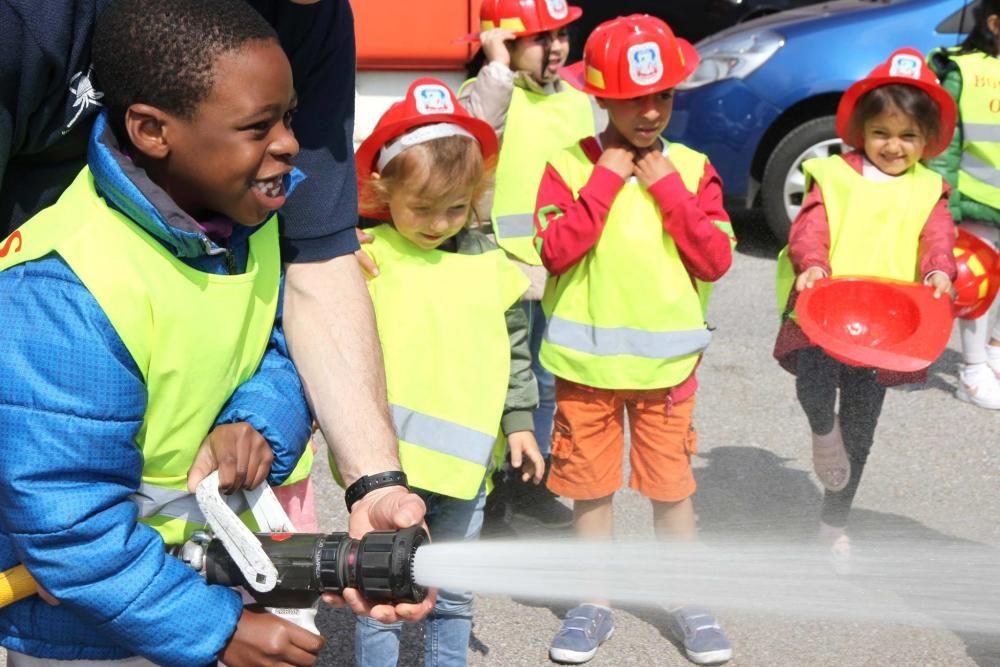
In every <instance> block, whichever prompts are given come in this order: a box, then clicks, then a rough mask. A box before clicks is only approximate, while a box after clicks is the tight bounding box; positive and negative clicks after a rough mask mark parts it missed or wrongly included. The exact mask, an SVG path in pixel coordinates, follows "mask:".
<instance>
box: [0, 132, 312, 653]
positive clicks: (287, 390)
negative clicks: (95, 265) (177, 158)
mask: <svg viewBox="0 0 1000 667" xmlns="http://www.w3.org/2000/svg"><path fill="white" fill-rule="evenodd" d="M88 163H89V165H90V168H91V170H92V172H93V174H94V179H95V183H96V186H97V189H98V192H99V193H101V195H102V196H103V197H104V198H105V200H106V201H108V202H109V203H110V204H111V205H113V206H114V207H115V208H117V209H118V210H120V211H123V212H126V214H127V215H129V217H131V218H132V219H134V220H135V221H136V222H137V223H138V224H139V225H141V226H142V227H143V229H145V230H146V231H148V232H149V233H150V234H151V235H153V236H154V237H155V238H157V239H158V240H159V241H160V242H161V243H163V245H164V246H165V247H167V248H168V249H170V250H172V251H173V252H174V253H175V254H176V255H177V256H178V257H180V258H182V259H183V261H185V262H186V263H188V264H190V265H192V266H194V267H196V268H198V269H199V270H201V271H206V272H212V273H226V272H227V264H228V265H229V268H230V269H232V268H233V266H234V264H235V268H236V270H237V271H243V270H244V269H243V267H245V264H246V259H247V254H248V250H249V247H248V243H247V241H248V238H249V235H250V234H251V233H253V229H251V228H246V227H241V226H239V225H237V226H236V229H235V230H234V233H233V237H232V238H231V239H230V241H229V243H228V245H229V249H223V248H220V247H219V246H218V245H216V244H215V243H213V242H211V241H210V240H209V239H208V238H207V237H206V236H205V235H204V234H203V233H201V232H200V231H199V230H198V228H197V227H196V226H195V224H194V221H193V220H191V219H190V218H189V217H188V216H187V215H186V214H185V213H184V212H183V211H181V210H179V209H178V208H177V207H176V206H175V205H174V204H173V203H172V201H171V200H170V199H169V198H168V197H167V196H166V195H165V193H164V192H163V191H162V190H160V189H159V188H157V187H156V186H155V185H153V184H152V183H151V182H150V181H149V179H148V178H147V177H146V175H145V172H143V171H142V170H141V169H139V168H137V167H135V166H134V165H133V164H132V162H131V161H130V160H128V158H126V157H125V156H123V155H122V154H121V153H120V152H118V151H117V149H116V147H115V145H114V139H113V137H112V135H111V133H110V132H109V131H107V130H106V127H105V123H104V122H103V117H102V119H101V120H99V121H98V122H97V123H96V124H95V127H94V133H93V134H92V136H91V140H90V148H89V153H88ZM108 261H109V262H113V261H114V258H113V257H109V258H108ZM280 313H281V305H280V303H279V306H278V314H279V318H278V321H277V322H276V324H275V327H274V331H273V334H272V336H271V341H270V344H269V347H268V349H267V352H266V353H265V356H264V358H263V361H262V362H261V365H260V368H259V369H258V371H257V373H256V374H255V375H254V376H253V377H252V378H251V379H250V380H248V381H247V382H246V383H244V384H243V385H241V386H240V387H239V389H237V391H236V392H235V393H234V394H233V395H232V397H231V398H230V400H229V402H228V403H227V405H226V406H225V407H224V408H223V410H222V413H221V414H220V415H219V417H218V420H217V423H218V424H225V423H232V422H238V421H247V422H249V423H250V424H251V425H252V426H253V427H254V428H256V429H257V430H258V431H259V432H260V433H261V434H263V435H264V437H265V438H266V439H267V440H268V441H269V442H270V444H271V446H272V448H273V450H274V464H273V466H272V468H271V476H270V478H269V481H270V482H271V483H272V484H276V483H280V482H281V481H282V480H283V479H285V477H287V476H288V474H289V473H290V472H291V470H292V468H293V467H294V465H295V463H296V461H297V460H298V458H299V456H300V455H301V454H302V451H303V449H304V446H305V443H306V442H307V439H308V436H309V427H310V418H309V411H308V408H307V406H306V403H305V399H304V397H303V393H302V386H301V384H300V382H299V379H298V376H297V374H296V371H295V368H294V366H293V365H292V362H291V360H290V359H289V357H288V351H287V349H286V345H285V340H284V337H283V335H282V332H281V327H280ZM197 317H198V314H197V313H194V312H193V313H191V325H192V326H197ZM0 322H3V326H0V350H3V353H2V354H3V360H4V361H3V366H2V370H0V571H2V570H6V569H8V568H10V567H12V566H14V565H16V564H17V563H24V564H25V565H26V566H27V567H28V569H29V570H30V571H31V573H32V574H33V575H34V576H35V578H36V579H37V580H38V582H39V583H40V584H41V585H42V586H43V587H44V588H46V589H47V590H48V591H49V592H50V593H52V594H53V595H54V596H55V597H56V598H57V599H59V600H60V601H61V604H60V605H59V606H49V605H47V604H45V603H44V602H43V601H42V600H41V599H39V598H38V597H37V596H32V597H30V598H28V599H25V600H22V601H21V602H18V603H15V604H13V605H10V606H8V607H6V608H3V609H0V644H2V645H3V646H5V647H7V648H10V649H14V650H16V651H21V652H24V653H28V654H31V655H36V656H40V657H48V658H58V659H90V660H101V659H112V658H124V657H128V656H130V655H134V654H139V655H142V656H144V657H146V658H148V659H149V660H152V661H153V662H156V663H158V664H161V665H177V666H178V667H181V666H183V667H190V666H191V665H204V664H207V663H210V662H211V663H213V664H214V660H215V656H216V655H217V654H218V652H219V651H220V650H221V649H222V647H223V646H224V645H225V643H226V642H227V641H228V639H229V637H230V636H231V635H232V633H233V631H234V629H235V626H236V622H237V620H238V618H239V615H240V611H241V607H242V605H241V602H240V597H239V595H237V594H236V593H235V592H233V591H231V590H229V589H227V588H224V587H221V586H209V585H207V584H206V583H205V582H204V580H203V579H202V578H201V577H200V576H198V575H197V574H196V573H195V572H194V571H193V570H191V569H190V568H188V567H187V566H186V565H184V564H183V563H182V562H181V561H179V560H176V559H175V558H173V557H171V556H169V555H167V554H166V553H165V551H164V545H163V541H162V540H161V539H160V536H159V534H157V533H156V532H155V531H154V530H153V529H151V528H149V527H147V526H145V525H143V524H140V523H137V522H136V512H137V510H136V506H135V505H134V504H133V503H132V501H131V500H130V499H129V495H130V494H131V493H133V492H134V491H135V490H136V489H138V488H139V484H140V481H141V480H140V476H141V471H142V464H143V459H142V453H141V452H140V451H139V449H138V448H137V447H136V445H135V436H136V434H137V432H138V430H139V427H140V425H141V424H142V418H143V414H144V412H145V409H146V391H145V386H144V384H143V380H142V376H141V374H140V372H139V370H138V369H137V368H136V366H135V364H134V362H133V360H132V357H131V356H130V355H129V353H128V351H127V350H126V348H125V346H124V344H123V343H122V341H121V340H120V339H119V337H118V335H117V334H116V333H115V330H114V329H113V328H112V326H111V324H110V322H109V321H108V319H107V317H106V316H105V315H104V313H103V311H102V310H101V308H100V307H99V306H98V304H97V302H96V301H95V300H94V298H93V296H92V295H91V294H90V293H89V292H88V291H87V290H86V289H85V288H84V286H83V285H82V284H81V282H80V281H79V279H78V278H77V277H76V275H75V274H74V273H73V272H72V271H71V270H70V269H69V267H68V266H67V264H66V263H65V262H64V261H63V260H62V259H61V258H60V257H59V256H58V255H55V254H50V255H48V256H46V257H43V258H42V259H39V260H36V261H32V262H27V263H24V264H21V265H18V266H15V267H12V268H10V269H8V270H7V271H4V272H0ZM205 335H206V336H210V335H212V334H211V332H205Z"/></svg>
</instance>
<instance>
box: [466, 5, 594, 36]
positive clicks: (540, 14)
mask: <svg viewBox="0 0 1000 667" xmlns="http://www.w3.org/2000/svg"><path fill="white" fill-rule="evenodd" d="M582 15H583V10H582V9H580V8H579V7H574V6H572V5H570V4H569V3H567V2H566V0H483V4H482V6H481V7H480V8H479V31H480V32H486V31H487V30H492V29H494V28H507V29H508V30H513V31H514V35H515V36H516V37H524V36H526V35H535V34H537V33H540V32H547V31H549V30H557V29H559V28H562V27H563V26H565V25H569V24H570V23H572V22H573V21H575V20H577V19H578V18H580V17H581V16H582ZM463 41H467V42H477V41H479V32H473V33H469V34H468V35H466V36H465V37H464V38H463Z"/></svg>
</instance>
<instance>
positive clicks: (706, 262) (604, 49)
mask: <svg viewBox="0 0 1000 667" xmlns="http://www.w3.org/2000/svg"><path fill="white" fill-rule="evenodd" d="M697 65H698V54H697V52H696V51H695V50H694V48H693V47H692V46H691V45H690V44H688V43H687V42H686V41H684V40H681V39H676V38H675V37H674V35H673V33H672V32H671V30H670V28H669V26H667V24H666V23H664V22H663V21H661V20H659V19H656V18H653V17H650V16H642V15H633V16H628V17H624V18H619V19H615V20H612V21H608V22H606V23H603V24H602V25H600V26H598V28H597V29H596V30H594V32H593V33H592V35H591V37H590V39H588V40H587V45H586V47H585V49H584V60H583V62H582V63H579V64H578V65H577V66H575V67H571V68H569V70H568V72H567V77H566V79H567V81H569V82H571V83H574V85H577V87H579V88H581V89H582V90H583V91H584V92H586V93H589V94H591V95H594V96H595V97H596V98H597V101H598V104H599V105H600V106H601V107H602V108H604V109H605V110H607V112H608V116H609V120H610V122H609V124H608V127H607V129H606V130H604V131H603V132H601V133H600V134H599V135H597V136H594V137H589V138H587V139H584V140H582V141H581V142H580V143H579V144H577V145H575V146H572V147H570V148H568V149H566V150H564V151H562V152H561V153H559V154H558V155H556V156H554V157H553V158H552V160H550V163H549V165H548V166H547V167H546V171H545V175H544V176H543V179H542V183H541V187H540V191H539V195H538V201H537V207H536V208H537V211H536V222H535V224H536V239H535V243H536V246H537V248H538V251H539V254H540V256H541V259H542V262H543V264H544V265H545V267H546V268H547V269H548V270H549V272H550V273H551V274H552V275H551V277H550V278H549V281H548V284H547V285H546V291H545V296H544V298H543V306H544V308H545V313H546V315H547V316H548V318H549V323H548V326H547V328H546V332H545V339H544V341H543V343H542V349H541V353H540V359H541V362H542V364H543V365H545V366H546V368H548V369H549V370H550V371H552V373H553V374H554V375H555V376H556V406H557V412H556V417H555V428H554V433H553V441H552V469H551V472H550V476H549V480H548V486H549V488H550V489H552V491H553V492H555V493H558V494H560V495H563V496H567V497H569V498H572V499H573V501H574V528H575V530H576V533H577V535H578V536H580V537H583V538H588V539H608V538H610V537H612V535H613V532H614V516H613V498H614V493H615V491H617V490H618V489H619V488H620V487H621V485H622V460H623V458H624V413H625V411H627V412H628V417H629V419H628V421H629V425H630V428H631V436H632V437H631V443H632V444H631V453H630V462H631V467H632V473H631V477H630V479H629V486H630V487H632V488H634V489H636V490H637V491H639V492H640V493H642V494H643V495H644V496H646V497H648V498H649V499H650V502H651V503H652V506H653V521H654V528H655V531H656V534H657V536H659V537H671V538H675V539H677V538H680V539H688V540H691V539H694V538H695V533H696V529H695V517H694V509H693V505H692V502H691V496H692V495H693V493H694V490H695V480H694V475H693V474H692V471H691V462H690V457H691V454H693V453H695V452H696V443H697V435H696V433H695V431H694V428H693V427H692V425H691V415H692V411H693V409H694V392H695V389H696V387H697V381H696V380H695V377H694V370H695V367H696V366H697V364H698V361H699V359H700V358H701V353H702V351H703V350H704V349H705V348H706V347H707V345H708V343H709V340H710V339H711V333H710V331H709V329H708V327H707V326H706V324H705V320H704V305H705V302H706V301H707V297H708V290H709V285H708V283H711V282H713V281H715V280H718V279H719V278H720V277H721V276H722V275H723V274H724V273H725V272H726V270H728V269H729V266H730V264H731V263H732V246H733V241H734V239H733V236H732V227H731V225H730V223H729V217H728V215H727V214H726V212H725V210H724V209H723V207H722V184H721V180H720V179H719V176H718V174H717V173H716V171H715V170H714V169H713V168H712V166H711V165H710V164H709V163H708V161H707V159H706V157H705V156H704V155H702V154H700V153H696V152H694V151H692V150H691V149H689V148H686V147H685V146H682V145H680V144H668V143H667V142H665V141H663V140H662V139H661V138H660V134H661V132H663V130H664V129H665V128H666V126H667V123H668V122H669V120H670V115H671V111H672V108H673V88H674V86H676V85H677V84H678V83H680V82H681V81H683V80H684V79H686V78H687V77H688V76H689V75H690V74H691V73H692V72H693V71H694V69H695V67H697ZM672 618H673V619H674V621H675V625H676V631H677V634H678V636H679V638H680V639H682V641H683V643H684V647H685V651H686V653H687V655H688V657H689V658H690V659H691V660H692V661H694V662H697V663H699V664H706V663H717V662H724V661H725V660H728V659H729V658H730V657H731V655H732V649H731V647H730V644H729V641H728V640H727V639H726V637H725V635H724V634H723V632H722V630H721V628H720V627H719V625H718V623H717V622H716V621H715V619H714V617H713V616H712V615H711V614H709V613H708V612H707V611H705V610H703V609H696V608H691V607H681V608H678V609H676V610H675V611H674V612H673V615H672ZM613 631H614V623H613V621H612V619H611V610H610V608H609V607H608V601H606V600H603V601H590V602H588V603H584V604H582V605H580V606H578V607H576V608H575V609H572V610H571V611H570V612H569V613H568V614H567V616H566V619H565V620H564V621H563V625H562V628H561V629H560V631H559V633H558V634H557V635H556V637H555V638H554V639H553V641H552V645H551V647H550V655H551V657H552V659H553V660H556V661H559V662H569V663H581V662H586V661H587V660H590V659H591V658H592V657H593V656H594V654H595V653H596V651H597V648H598V646H599V645H600V644H601V643H602V642H603V641H604V640H606V639H607V638H609V637H610V636H611V634H612V633H613Z"/></svg>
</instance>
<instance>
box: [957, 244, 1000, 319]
mask: <svg viewBox="0 0 1000 667" xmlns="http://www.w3.org/2000/svg"><path fill="white" fill-rule="evenodd" d="M955 264H956V265H957V266H958V275H957V276H956V277H955V282H954V283H952V287H953V288H954V289H955V317H960V318H962V319H963V320H974V319H977V318H979V317H980V316H982V315H983V313H985V312H986V311H987V310H989V308H990V305H992V303H993V299H994V298H996V295H997V290H998V288H1000V253H997V251H996V250H994V249H993V248H992V247H991V246H990V244H988V243H987V242H986V241H983V240H982V239H981V238H979V237H978V236H976V235H975V234H972V233H970V232H968V231H966V230H964V229H959V230H958V238H957V239H955Z"/></svg>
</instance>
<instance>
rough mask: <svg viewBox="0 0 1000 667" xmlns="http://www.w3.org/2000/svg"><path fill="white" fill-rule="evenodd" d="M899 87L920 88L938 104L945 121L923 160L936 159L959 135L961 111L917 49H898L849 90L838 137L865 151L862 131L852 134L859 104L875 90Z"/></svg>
mask: <svg viewBox="0 0 1000 667" xmlns="http://www.w3.org/2000/svg"><path fill="white" fill-rule="evenodd" d="M899 83H901V84H905V85H907V86H914V87H916V88H919V89H920V90H922V91H924V92H925V93H927V94H928V95H929V96H930V98H931V99H932V100H934V102H935V104H937V107H938V111H939V113H940V119H941V124H940V128H939V131H938V136H937V137H928V138H927V146H926V147H925V148H924V154H923V155H922V156H921V157H922V158H924V159H927V158H932V157H934V156H935V155H937V154H939V153H940V152H941V151H943V150H944V149H945V148H947V147H948V144H950V143H951V137H952V135H953V134H954V133H955V119H956V118H957V116H958V109H957V107H956V106H955V100H954V99H953V98H952V96H951V95H949V94H948V91H946V90H945V89H944V88H942V87H941V84H940V83H939V82H938V79H937V77H936V76H935V75H934V72H932V71H931V70H930V68H929V67H927V63H926V62H924V57H923V55H921V53H920V51H917V50H916V49H911V48H902V49H897V50H896V51H894V52H893V54H892V55H891V56H889V59H888V60H886V61H885V62H884V63H881V64H880V65H879V66H878V67H876V68H875V69H873V70H872V71H871V72H869V74H868V76H866V77H865V78H863V79H861V80H860V81H856V82H855V83H853V84H852V85H851V87H850V88H848V89H847V91H846V92H845V93H844V95H843V97H841V98H840V104H839V105H838V106H837V134H839V135H840V138H841V139H843V140H844V142H845V143H848V144H850V145H851V146H854V147H855V148H861V147H862V146H863V145H864V143H865V140H864V139H865V138H864V136H863V135H862V134H861V133H860V130H861V129H862V128H854V129H855V131H854V132H853V133H852V132H851V131H850V130H851V127H850V124H851V116H852V115H853V114H854V109H855V108H857V106H858V101H859V100H860V99H861V98H862V96H864V94H865V93H867V92H869V91H872V90H874V89H875V88H878V87H880V86H887V85H889V84H899Z"/></svg>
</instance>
